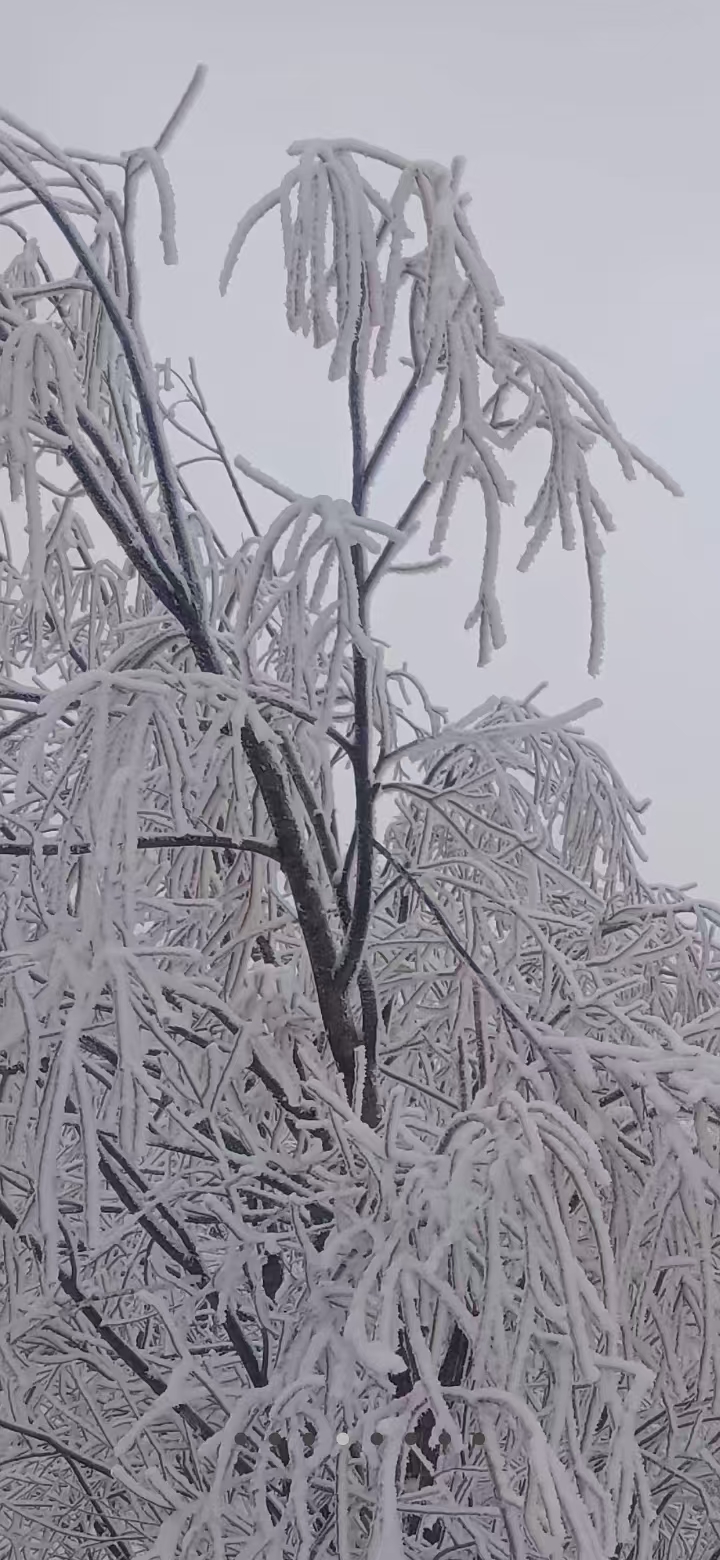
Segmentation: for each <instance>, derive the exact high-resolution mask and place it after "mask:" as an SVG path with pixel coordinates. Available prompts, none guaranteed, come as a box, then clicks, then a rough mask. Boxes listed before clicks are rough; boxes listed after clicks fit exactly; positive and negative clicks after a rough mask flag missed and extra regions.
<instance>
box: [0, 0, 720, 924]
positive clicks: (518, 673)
mask: <svg viewBox="0 0 720 1560" xmlns="http://www.w3.org/2000/svg"><path fill="white" fill-rule="evenodd" d="M0 50H1V54H0V97H2V100H3V101H4V103H5V104H6V106H7V107H8V108H10V109H12V110H13V111H14V112H15V113H17V114H19V115H21V116H22V117H23V118H24V119H26V120H28V121H30V122H31V123H33V124H35V125H36V126H37V127H39V128H43V129H45V130H46V131H47V132H48V133H49V134H50V135H52V136H53V138H54V139H56V140H59V141H62V142H63V143H65V144H78V143H80V144H84V145H91V146H92V147H93V149H95V150H107V151H115V150H118V149H120V148H127V147H130V146H136V145H140V144H147V142H148V141H150V140H152V139H154V137H155V136H156V135H157V133H158V130H159V128H160V126H161V125H162V123H163V121H164V119H165V117H166V116H167V113H168V112H169V111H170V109H171V108H172V107H173V105H174V102H175V101H176V99H177V97H178V95H179V93H180V92H181V90H182V88H183V87H184V85H185V83H186V81H187V79H188V78H189V76H190V74H191V72H192V70H193V68H194V66H195V64H196V63H197V62H198V61H200V60H203V61H205V62H206V63H207V64H208V66H209V78H208V82H207V85H206V89H205V92H204V95H203V97H202V99H201V101H200V103H199V104H198V105H197V107H196V109H195V111H194V113H193V117H192V120H191V121H189V122H188V123H187V124H186V126H185V128H184V129H183V131H182V134H181V135H180V136H179V137H178V139H177V141H176V142H175V144H174V146H173V149H172V152H171V156H170V168H171V173H172V177H173V182H174V185H175V189H176V194H177V199H178V214H179V243H180V260H181V264H180V267H179V268H178V270H177V271H172V272H168V271H161V269H160V268H159V266H158V263H157V260H156V258H155V255H154V252H153V251H152V250H151V247H150V245H149V244H148V257H149V271H148V281H147V285H146V288H145V323H146V328H148V330H149V334H150V336H151V340H152V345H153V349H154V350H155V352H156V355H157V356H158V357H165V356H166V355H167V354H171V355H172V356H173V357H174V358H176V359H177V361H178V363H180V361H181V359H182V358H183V357H184V356H186V355H187V353H188V352H193V353H194V354H195V355H196V357H197V360H198V365H199V368H200V371H201V376H202V379H203V382H204V385H205V389H206V392H207V394H208V396H209V398H210V399H211V401H212V403H213V408H214V411H215V413H216V416H217V418H218V421H219V422H220V423H221V425H222V428H223V431H224V433H225V435H226V437H227V439H228V443H229V446H230V447H231V449H232V450H239V449H242V451H243V453H244V454H245V455H246V456H247V457H248V458H249V459H252V460H256V461H257V462H258V463H260V464H263V465H266V466H267V467H270V468H271V469H273V470H275V472H276V473H277V475H278V476H280V477H281V478H283V479H284V480H286V481H287V482H289V483H290V484H293V485H296V486H297V487H298V488H300V489H301V490H304V491H315V492H317V491H324V492H338V491H340V492H345V491H347V471H346V452H345V446H344V443H343V440H342V435H341V429H342V418H343V411H344V406H343V394H342V390H341V389H339V388H338V387H329V386H327V385H326V384H325V382H324V374H325V373H326V364H324V363H323V362H321V361H319V360H318V355H314V354H313V353H312V351H311V349H310V347H309V346H308V345H307V344H306V343H304V342H297V341H294V340H292V339H291V338H290V337H289V336H288V334H287V332H286V331H285V330H284V325H283V317H282V316H283V296H282V290H281V289H282V279H281V276H280V272H279V269H278V265H277V259H276V258H274V257H276V256H277V248H278V246H277V233H276V232H275V231H274V230H273V232H272V233H270V232H268V233H267V234H266V235H265V236H264V237H262V236H260V237H258V239H257V243H255V244H254V245H253V247H252V248H251V249H249V250H248V254H247V257H246V260H245V261H244V262H243V270H242V273H241V275H240V276H239V277H238V278H236V281H235V283H234V284H233V287H232V290H231V293H230V295H229V297H228V298H227V299H226V300H225V301H224V302H222V303H221V302H220V301H219V299H218V297H217V275H218V271H219V267H220V263H221V261H222V258H223V255H224V251H225V247H226V245H227V242H228V239H229V236H230V233H231V231H232V228H233V226H234V224H235V221H236V220H237V218H238V217H239V215H240V214H241V212H242V211H243V210H244V209H245V207H246V206H248V205H249V204H250V203H251V202H252V201H253V200H254V199H255V198H256V197H257V196H258V195H259V194H261V193H262V192H263V191H264V190H265V189H266V188H268V187H270V186H271V185H274V184H275V183H277V181H278V178H279V177H280V176H281V174H282V173H283V172H284V171H285V168H286V166H287V162H286V155H285V154H286V147H287V145H288V143H289V142H290V141H291V140H293V139H295V138H296V137H299V136H306V135H319V136H328V137H329V136H333V135H351V136H359V137H363V138H365V139H367V140H371V141H374V142H380V143H383V144H385V145H389V146H391V147H393V148H394V149H396V150H398V151H402V152H405V153H407V155H408V156H412V157H432V158H435V159H436V160H439V161H447V160H449V159H450V158H451V157H452V156H453V155H454V154H455V153H457V152H463V153H464V154H465V155H466V156H467V159H468V168H467V174H466V183H467V186H468V188H469V189H470V190H471V191H472V193H473V204H472V208H471V216H472V218H473V222H474V226H475V230H476V233H477V235H478V237H479V239H480V242H481V244H482V247H483V249H484V252H485V255H486V258H487V259H488V260H489V262H490V264H491V265H492V266H493V269H494V270H495V273H496V275H497V277H498V280H499V283H500V286H501V289H502V292H503V294H504V297H505V299H506V308H505V310H504V314H503V323H504V325H505V328H506V329H507V330H508V331H509V332H512V333H513V334H517V335H528V336H530V337H532V338H534V339H536V340H539V341H542V342H546V343H548V344H550V345H552V346H553V347H555V348H556V349H557V350H558V351H560V352H562V353H564V354H565V355H566V356H567V357H569V358H571V359H572V360H573V361H574V362H575V363H576V364H577V365H578V366H579V367H580V368H581V369H582V370H583V372H584V373H585V374H586V375H587V377H588V378H590V379H591V380H592V381H593V382H594V383H595V385H596V386H597V388H598V389H599V390H600V392H601V394H602V395H603V397H604V399H605V400H606V401H607V402H608V403H609V405H610V407H611V409H612V411H613V413H614V415H615V417H616V420H617V421H618V422H619V424H620V426H621V428H622V430H623V432H625V433H626V434H627V436H628V437H629V438H630V439H631V440H633V441H634V442H636V443H638V444H640V445H641V446H643V447H644V448H645V449H647V451H648V452H649V453H650V454H652V455H653V456H655V458H656V459H658V460H659V461H660V462H661V463H662V464H664V465H665V466H666V467H668V468H669V469H670V470H671V471H672V473H673V475H675V476H676V477H677V478H678V480H679V481H680V482H681V483H682V484H683V486H684V488H685V493H686V498H685V499H684V501H682V502H678V501H675V500H672V499H670V498H669V497H668V496H667V495H666V494H665V493H664V492H663V491H662V490H660V489H659V488H657V487H655V486H654V484H653V483H652V482H651V481H650V480H649V479H639V480H638V481H637V482H636V483H635V484H634V485H633V486H630V487H627V486H625V485H624V484H623V482H622V481H621V480H620V479H618V478H617V477H616V476H615V474H614V473H613V472H612V469H611V468H610V466H609V465H607V463H606V462H604V461H603V462H601V465H600V468H599V469H600V474H601V477H602V479H603V483H604V492H605V493H606V495H608V496H609V498H610V500H611V502H612V505H613V507H614V511H615V515H616V519H617V522H618V534H617V535H616V536H615V537H612V538H610V542H609V546H608V556H607V560H606V564H607V566H606V594H607V599H608V650H607V655H606V660H605V665H604V668H603V672H602V675H601V677H600V678H599V679H598V680H597V681H596V682H595V683H591V681H590V679H589V678H588V677H587V675H586V674H585V670H584V667H585V660H586V653H587V633H588V626H587V609H586V601H585V594H584V590H583V577H582V567H581V560H580V558H579V557H577V556H567V555H563V554H562V553H561V552H560V550H559V547H558V545H557V544H556V545H552V544H550V545H548V546H547V548H546V549H545V551H544V553H543V554H542V556H541V560H540V562H539V564H538V565H537V566H536V568H535V569H534V570H533V571H532V572H531V574H530V575H527V576H523V577H518V576H516V575H514V574H513V572H512V568H511V567H508V569H507V571H506V573H505V574H504V606H505V616H506V623H507V627H508V632H509V646H508V648H507V649H506V650H504V651H503V652H502V653H501V654H500V655H499V656H498V657H497V658H496V660H495V662H494V663H493V665H492V666H491V667H490V668H489V669H486V670H483V671H482V672H480V671H478V670H477V667H476V665H475V656H476V646H475V642H474V639H473V638H471V637H468V636H465V635H464V634H463V631H462V621H463V618H464V616H465V614H466V612H467V610H468V608H469V607H470V606H471V605H472V604H473V601H474V595H475V589H476V583H477V577H478V576H477V572H476V571H477V567H478V565H479V558H480V555H481V554H480V549H481V532H480V528H479V518H480V517H479V516H475V515H474V514H473V512H472V510H471V509H470V508H466V510H465V511H463V513H462V514H461V515H460V518H459V524H458V528H457V530H456V533H455V535H454V537H453V536H452V534H451V539H450V545H449V549H448V550H449V551H450V553H451V554H452V555H453V556H454V558H455V559H456V562H455V565H454V567H453V568H452V569H451V570H448V571H447V572H446V574H444V575H443V576H441V577H439V578H438V579H436V580H435V581H433V582H432V586H431V583H430V582H426V583H425V584H424V586H423V588H422V589H421V590H420V591H417V590H416V587H415V586H413V585H410V584H408V583H403V584H402V585H400V584H398V585H397V586H394V587H393V590H394V594H393V597H392V603H391V610H390V612H389V614H388V612H387V611H386V613H385V616H384V618H383V628H384V630H385V632H386V633H387V634H389V635H390V636H391V637H392V640H393V645H394V647H395V649H396V651H397V653H398V654H401V655H402V657H405V656H407V658H408V659H409V660H410V662H411V664H414V665H415V666H416V668H417V669H418V670H420V671H421V673H422V674H423V675H424V677H425V679H426V681H427V682H428V684H429V686H430V688H431V691H432V692H433V694H434V695H435V697H436V698H437V699H438V701H439V702H441V703H445V704H447V705H449V706H450V708H451V709H452V710H454V711H455V712H457V713H460V712H461V710H462V709H463V708H464V707H467V706H470V705H475V704H477V703H479V702H480V701H481V700H482V699H484V698H485V697H487V696H488V695H489V694H490V693H492V692H507V693H511V694H516V695H518V696H522V695H524V694H526V693H527V692H528V691H529V689H530V688H531V687H532V686H534V685H535V684H536V683H537V682H538V681H540V680H541V679H545V678H546V679H547V680H548V681H549V684H550V686H549V689H548V690H547V692H546V694H545V695H544V701H543V702H544V704H545V706H546V707H547V708H549V709H553V710H556V709H559V708H562V707H565V706H567V705H569V704H573V703H576V702H577V701H578V700H580V699H583V698H585V697H588V696H592V695H593V694H599V695H600V696H601V697H602V698H603V700H604V709H603V710H602V711H601V712H599V714H597V715H595V716H593V717H592V718H591V720H590V721H589V722H588V723H587V729H588V731H589V732H590V733H591V734H592V735H593V736H594V737H595V738H596V739H597V740H599V741H601V742H602V743H603V744H604V745H605V746H606V747H607V749H608V751H609V753H610V756H611V757H612V759H613V761H614V762H615V764H616V765H617V767H619V768H620V769H621V771H622V772H623V773H624V775H625V777H626V779H627V780H628V782H629V784H630V785H631V787H632V788H633V789H634V790H635V792H636V793H637V794H640V795H643V796H645V795H650V796H652V798H653V802H654V805H653V808H652V812H651V814H650V817H649V828H648V843H649V850H650V872H651V875H652V876H654V877H664V878H668V879H671V880H675V881H678V880H682V881H687V880H689V879H697V880H698V881H699V883H700V886H701V888H702V890H703V892H705V893H706V894H708V895H710V896H712V897H717V898H718V899H720V827H719V825H718V819H719V816H720V814H719V811H718V805H717V800H716V788H717V770H718V762H717V761H718V756H719V754H720V710H719V709H718V702H719V701H718V677H717V666H718V662H719V661H720V613H719V612H718V600H719V599H720V530H719V528H718V492H717V483H716V480H715V467H716V464H717V460H718V455H717V446H718V442H719V430H718V426H717V424H718V419H719V414H720V398H719V397H718V369H719V367H720V308H719V306H718V296H719V293H718V276H719V275H720V253H719V251H720V221H719V218H718V150H717V148H718V147H720V106H719V94H718V90H717V77H718V59H719V58H720V6H719V5H718V0H594V3H587V0H436V3H433V4H431V3H429V0H357V3H352V4H349V3H347V0H306V3H305V4H304V5H299V4H298V3H297V0H253V3H247V0H118V3H117V4H114V5H109V4H106V3H104V0H65V3H63V4H61V5H58V4H56V3H55V0H35V3H34V5H33V6H32V8H31V9H30V8H28V10H27V11H24V10H21V8H19V7H13V8H12V10H11V9H10V8H9V7H5V6H4V7H3V17H2V29H1V31H0ZM149 202H150V193H149V192H148V203H149ZM155 224H156V219H155V215H154V213H153V211H152V209H151V206H150V204H148V234H149V236H150V237H154V232H155ZM323 428H327V430H328V433H327V435H326V437H324V438H323V436H322V429H323ZM409 476H410V477H411V476H412V473H409ZM401 477H402V473H399V474H398V477H397V484H398V485H397V499H398V501H400V498H401V494H402V492H403V488H402V481H401ZM394 497H395V489H392V488H391V490H390V494H389V497H388V499H387V500H386V503H388V502H389V504H390V508H389V509H386V510H385V512H383V513H382V515H380V516H379V517H380V518H384V519H393V518H394V516H393V514H392V503H393V501H394ZM218 519H219V523H220V528H221V529H223V528H225V529H226V533H227V534H229V535H230V534H232V533H231V530H230V527H231V526H232V525H233V524H234V520H232V519H231V518H230V514H228V518H227V522H226V526H225V527H223V518H222V517H218ZM525 538H526V533H524V531H523V528H522V512H518V514H517V515H510V516H509V517H508V523H507V526H506V532H505V547H506V558H507V561H508V565H511V564H514V562H515V561H516V560H517V558H518V557H519V555H520V552H521V551H522V548H523V546H524V541H525ZM471 571H475V572H471Z"/></svg>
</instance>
